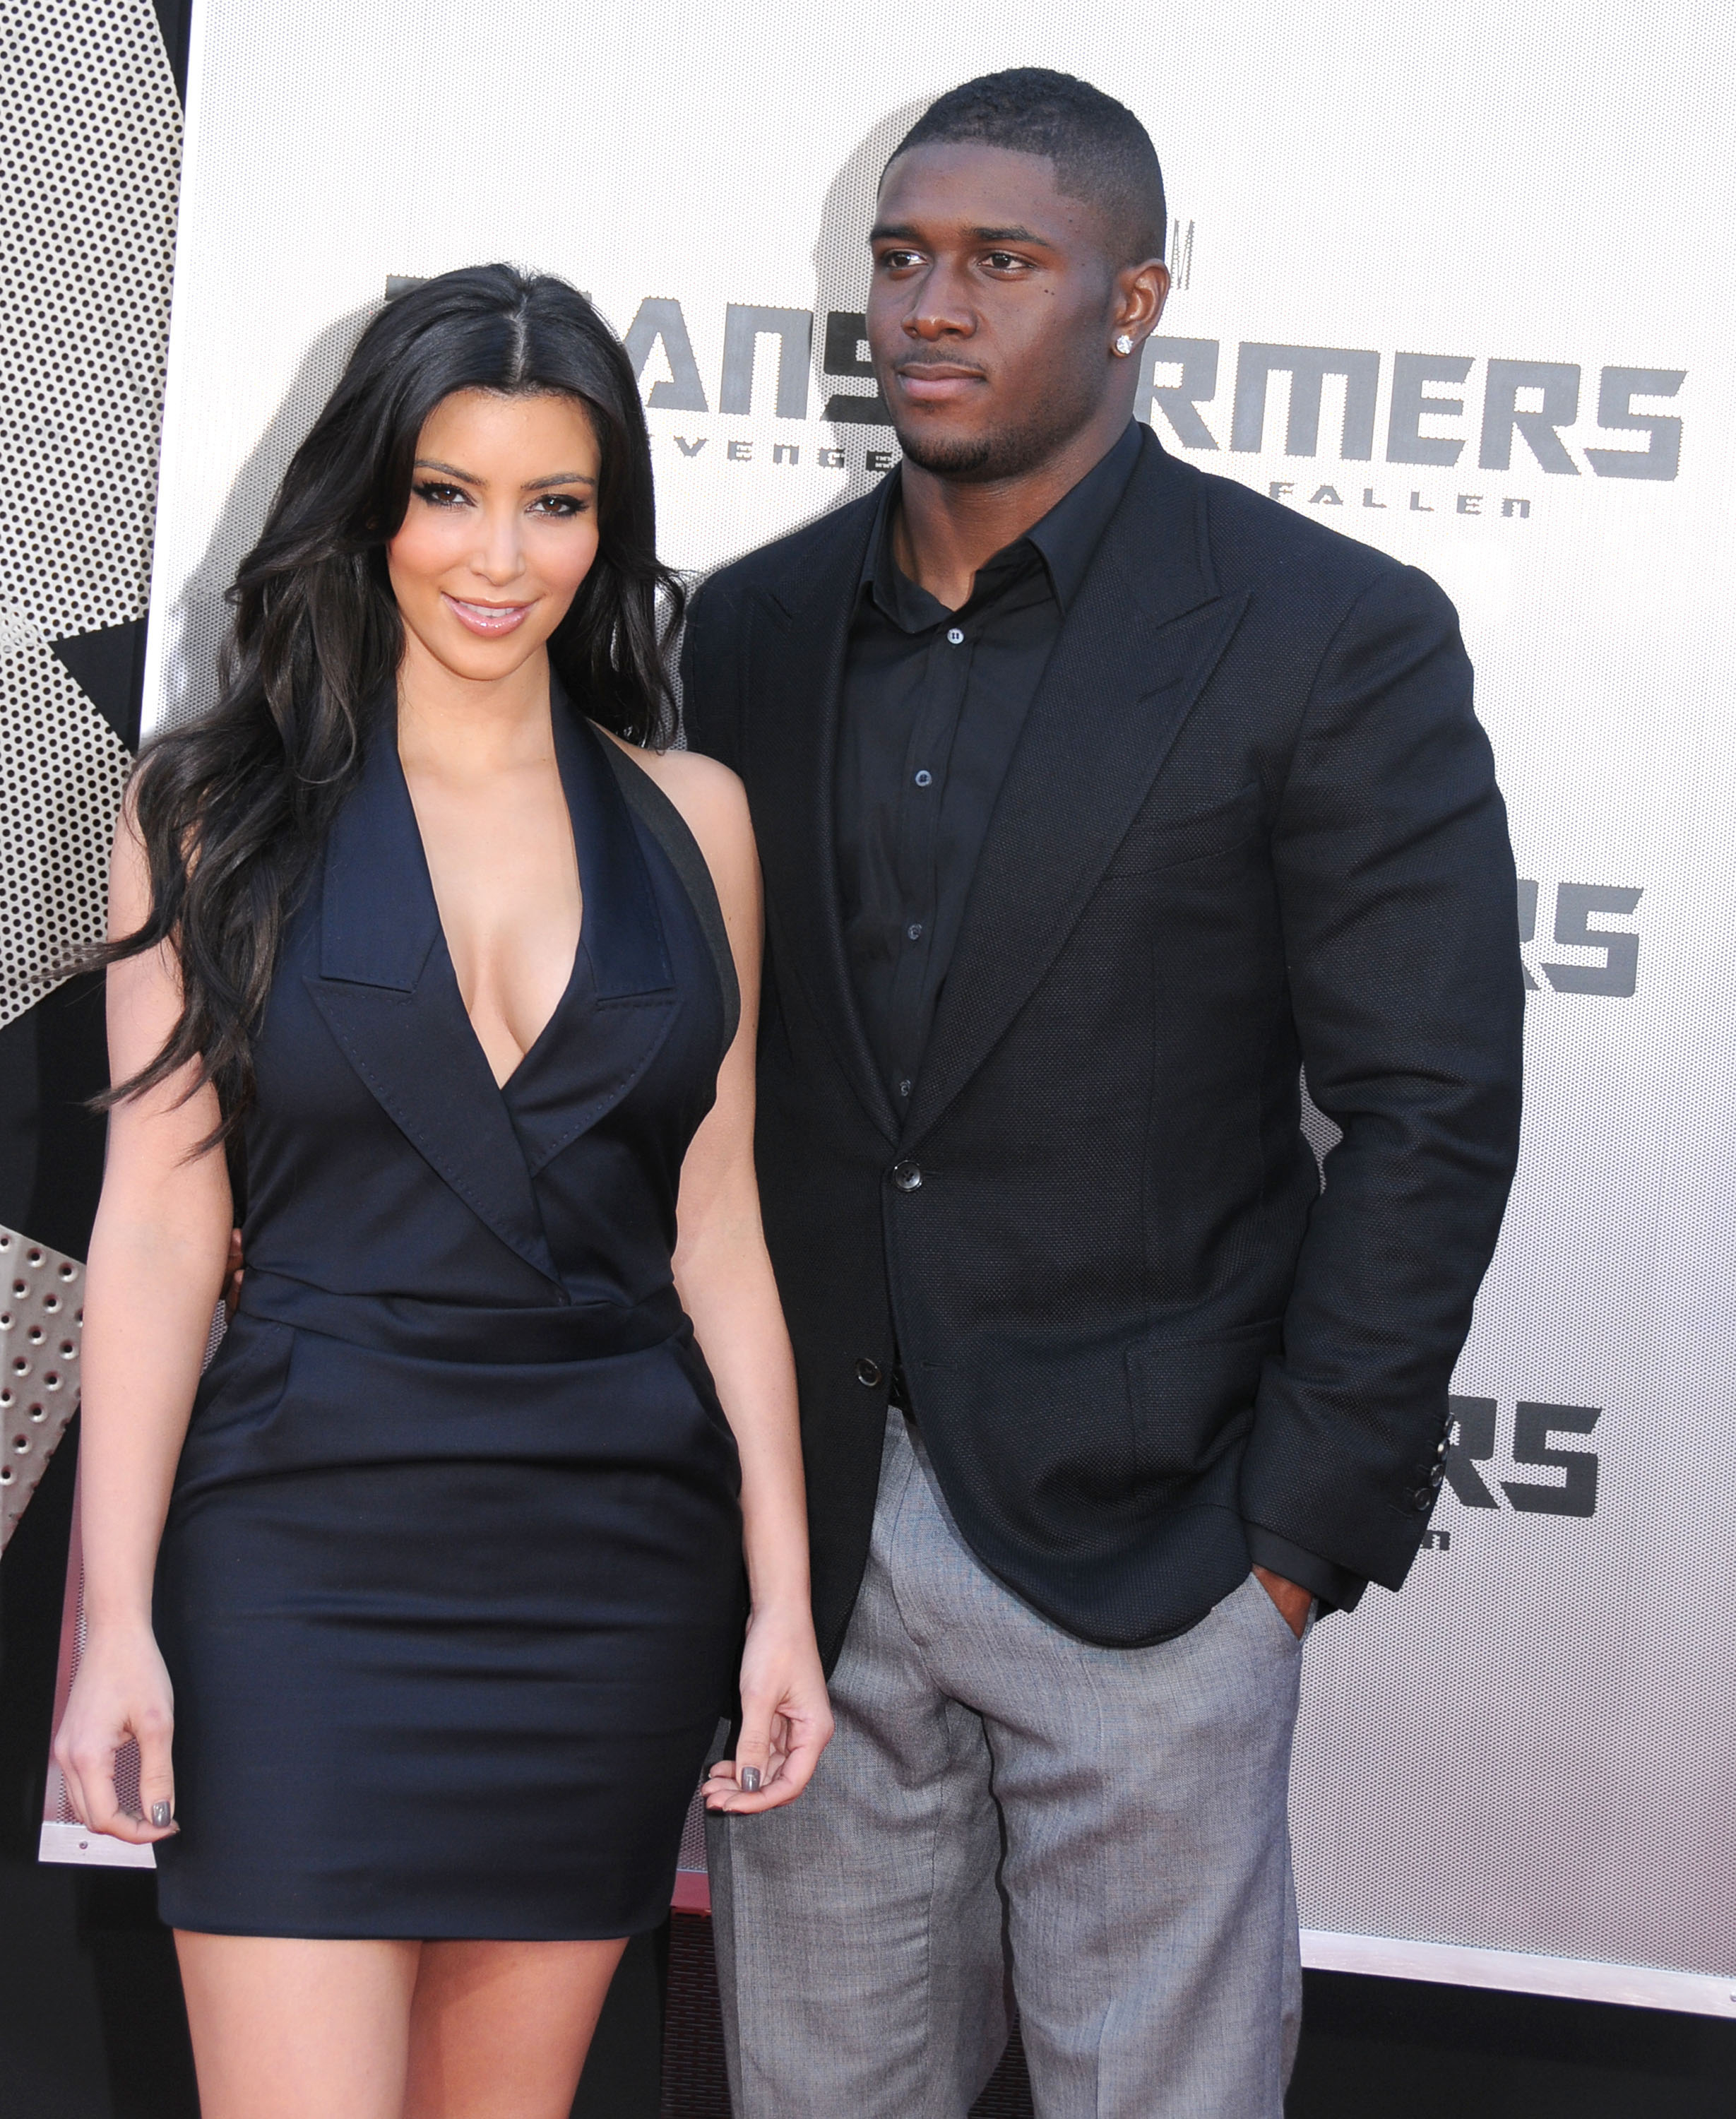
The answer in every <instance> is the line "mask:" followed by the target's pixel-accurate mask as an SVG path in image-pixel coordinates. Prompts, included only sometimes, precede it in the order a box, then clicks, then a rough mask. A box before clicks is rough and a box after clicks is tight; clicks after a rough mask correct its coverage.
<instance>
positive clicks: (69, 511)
mask: <svg viewBox="0 0 1736 2119" xmlns="http://www.w3.org/2000/svg"><path fill="white" fill-rule="evenodd" d="M180 134H181V117H180V106H179V104H178V100H177V98H176V95H175V90H174V81H173V80H172V79H171V77H170V75H169V63H168V61H167V59H166V58H165V57H164V52H163V45H162V39H161V37H160V35H159V32H158V30H157V25H156V18H155V15H154V13H153V12H152V9H151V7H150V0H32V4H31V5H30V6H29V7H13V8H11V9H9V10H8V11H7V35H6V36H5V38H4V39H3V40H0V142H3V151H0V463H3V464H4V465H5V466H6V497H5V505H4V507H3V508H0V873H3V874H4V876H5V879H6V888H5V892H4V896H3V898H0V1022H5V1021H7V1020H9V1019H10V1018H12V1017H13V1016H15V1015H16V1014H18V1013H21V1011H22V1010H23V1009H25V1008H28V1007H30V1005H31V1004H32V1003H33V1002H34V1001H35V1000H37V999H39V998H40V996H41V995H43V994H44V992H45V991H47V990H48V989H49V985H52V984H53V981H54V977H55V975H56V971H57V969H58V967H61V966H62V965H63V963H64V962H65V959H66V957H67V952H68V950H69V948H72V946H73V945H76V944H79V943H82V942H86V941H89V940H91V939H95V937H96V936H97V935H98V934H100V933H101V931H102V925H103V918H104V903H105V887H104V879H105V876H106V872H107V862H108V853H109V838H110V835H111V833H112V832H113V824H114V814H115V810H116V807H117V805H118V801H119V799H120V791H121V787H122V785H123V779H124V775H125V770H126V753H125V752H124V750H123V748H122V745H121V744H120V742H119V740H118V738H117V737H116V736H115V735H114V733H113V730H112V729H111V728H110V727H109V725H108V723H107V722H106V721H104V719H103V717H102V716H101V715H100V713H98V712H96V710H95V707H93V706H92V705H91V703H90V701H89V700H87V699H86V698H85V696H84V694H83V693H81V691H80V690H79V689H78V687H77V686H76V684H74V683H73V682H72V679H71V678H70V677H68V676H67V674H66V672H65V671H64V670H62V668H61V667H60V665H58V663H57V662H56V661H55V660H54V658H53V654H52V653H51V652H50V643H51V642H55V641H61V640H65V639H67V638H69V637H72V636H76V635H78V634H81V633H89V632H93V631H95V630H97V629H99V628H104V627H108V626H112V625H118V624H124V623H126V622H127V621H129V620H132V619H137V618H139V617H141V615H142V614H143V611H144V608H145V600H146V582H147V579H148V576H149V572H150V548H151V523H152V516H153V512H154V507H155V487H156V471H157V447H158V438H159V428H160V407H161V401H162V378H163V362H164V351H165V347H166V343H167V336H168V323H169V273H170V268H171V264H172V260H173V253H174V216H175V204H176V185H177V180H178V168H179V156H180Z"/></svg>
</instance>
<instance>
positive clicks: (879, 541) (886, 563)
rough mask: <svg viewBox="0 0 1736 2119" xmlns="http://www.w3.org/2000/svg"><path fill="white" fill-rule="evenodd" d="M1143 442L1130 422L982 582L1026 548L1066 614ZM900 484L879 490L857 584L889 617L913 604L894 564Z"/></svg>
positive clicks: (894, 475)
mask: <svg viewBox="0 0 1736 2119" xmlns="http://www.w3.org/2000/svg"><path fill="white" fill-rule="evenodd" d="M1142 439H1143V429H1141V425H1140V423H1139V422H1138V421H1137V420H1129V421H1128V422H1127V425H1126V426H1125V427H1123V429H1122V431H1121V433H1120V434H1119V435H1118V437H1117V438H1116V440H1115V442H1114V443H1113V446H1112V447H1110V449H1109V452H1108V453H1107V454H1106V455H1104V456H1102V457H1099V458H1098V460H1097V461H1096V463H1095V464H1094V465H1093V466H1092V467H1091V469H1090V471H1087V472H1086V475H1085V476H1084V477H1083V478H1082V479H1081V480H1080V481H1079V483H1078V484H1077V485H1076V486H1074V487H1073V488H1072V489H1071V490H1070V491H1069V492H1067V493H1065V494H1062V497H1061V498H1060V499H1059V500H1058V501H1057V502H1056V503H1055V504H1054V506H1053V508H1050V510H1049V512H1048V514H1047V515H1045V516H1044V517H1043V518H1042V520H1041V521H1040V522H1035V523H1033V524H1032V526H1030V529H1029V530H1027V531H1025V535H1024V536H1022V537H1021V538H1018V539H1016V540H1015V541H1014V542H1013V543H1012V545H1007V547H1006V550H1005V553H1002V552H997V553H996V554H994V556H993V559H990V560H988V561H987V562H985V564H984V569H983V570H982V571H980V572H979V574H978V580H979V582H980V581H981V579H982V573H983V572H986V571H987V568H988V567H989V566H993V564H994V562H995V560H997V559H1002V558H1003V557H1004V556H1006V554H1011V553H1013V552H1016V551H1017V550H1018V549H1019V547H1020V545H1029V546H1030V548H1031V549H1033V550H1035V553H1036V554H1037V556H1038V558H1039V559H1041V561H1042V563H1043V565H1044V568H1045V569H1046V570H1047V572H1048V574H1049V587H1051V588H1052V589H1053V591H1054V596H1055V601H1056V602H1057V603H1058V605H1060V606H1061V609H1062V612H1063V613H1065V611H1066V610H1067V608H1068V606H1069V605H1071V604H1072V600H1073V599H1074V597H1075V596H1077V595H1078V593H1079V590H1080V587H1081V584H1082V583H1083V582H1084V580H1085V577H1086V573H1087V572H1088V571H1089V569H1090V563H1091V560H1092V559H1093V557H1094V556H1095V553H1096V550H1097V547H1098V545H1099V543H1100V542H1101V541H1102V539H1103V533H1104V531H1105V530H1106V529H1108V527H1109V517H1111V516H1112V515H1113V513H1114V512H1115V511H1116V509H1117V508H1118V507H1119V506H1120V505H1121V499H1122V495H1123V494H1124V493H1125V492H1126V491H1127V484H1128V481H1129V480H1131V479H1132V475H1133V466H1134V465H1135V464H1136V463H1137V461H1138V460H1139V452H1140V445H1141V441H1142ZM900 478H901V473H900V471H892V472H891V474H890V475H888V477H887V479H886V480H885V482H884V483H883V484H882V486H881V488H880V493H879V496H878V498H879V508H878V510H877V513H876V517H875V522H874V531H873V536H871V537H870V538H869V539H868V552H867V554H866V556H865V557H864V558H863V563H862V574H861V578H860V582H859V589H860V591H861V593H863V594H864V595H866V594H868V593H871V592H872V594H873V596H874V600H875V601H876V602H877V603H878V604H879V605H880V606H881V608H882V610H886V611H887V612H888V613H891V612H893V611H896V610H897V609H898V608H899V606H900V602H908V600H909V599H908V597H907V596H905V597H901V596H900V587H902V586H903V585H904V578H905V577H903V576H902V575H901V574H900V573H899V571H898V568H897V566H896V563H895V561H894V560H893V558H892V536H891V530H892V511H893V509H894V508H895V507H896V505H897V501H898V494H899V490H900ZM908 587H909V588H910V590H911V591H914V594H915V595H916V596H919V597H922V598H924V600H925V601H926V600H928V598H927V595H926V591H924V590H922V589H920V588H919V587H917V586H916V584H915V583H914V582H910V583H909V584H908ZM936 608H937V609H941V608H942V607H941V606H939V605H937V606H936Z"/></svg>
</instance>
